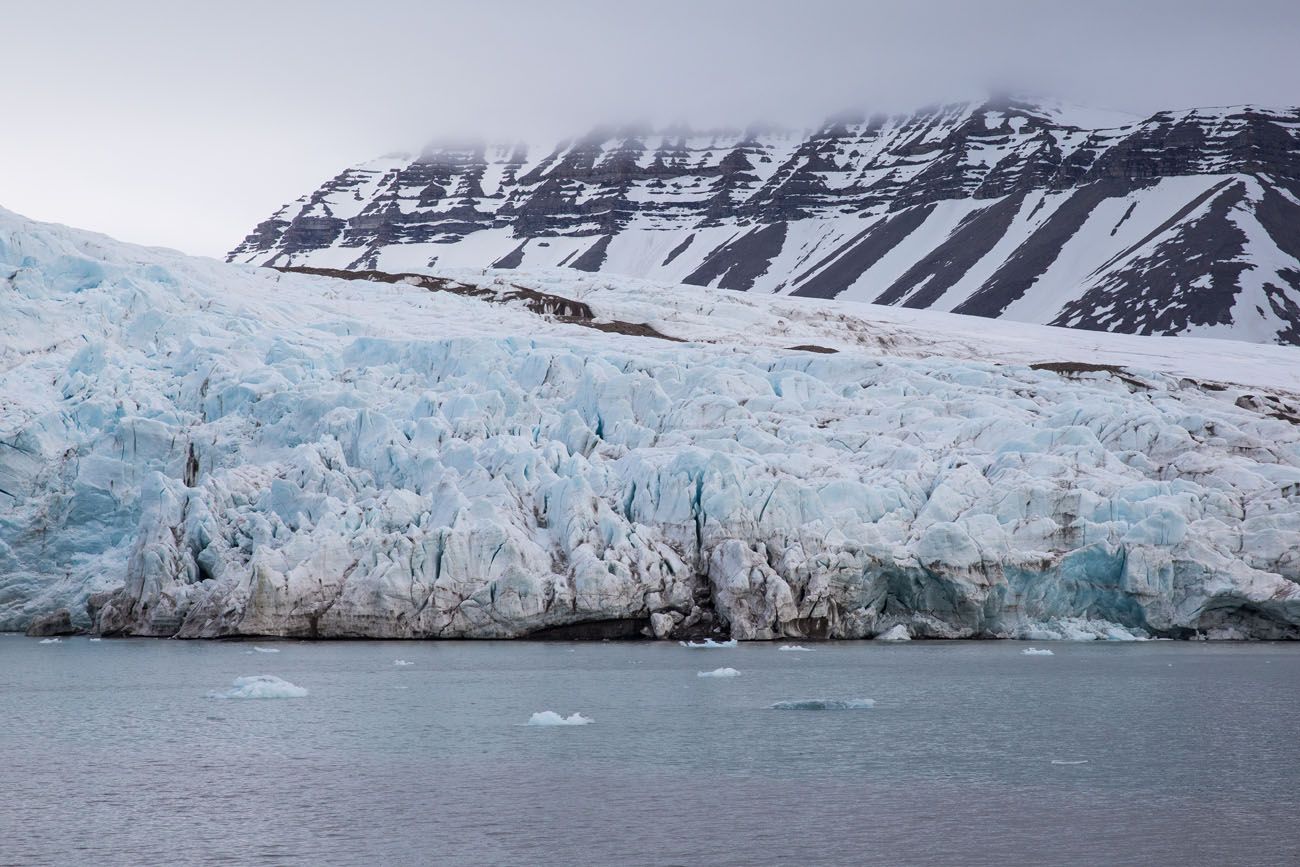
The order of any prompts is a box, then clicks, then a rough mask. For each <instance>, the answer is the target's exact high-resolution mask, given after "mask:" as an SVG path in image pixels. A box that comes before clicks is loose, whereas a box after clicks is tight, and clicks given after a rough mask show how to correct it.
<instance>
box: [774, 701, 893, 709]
mask: <svg viewBox="0 0 1300 867" xmlns="http://www.w3.org/2000/svg"><path fill="white" fill-rule="evenodd" d="M875 706H876V702H875V700H874V699H870V698H805V699H797V700H795V701H778V702H777V703H776V704H774V705H772V710H865V709H867V708H869V707H875Z"/></svg>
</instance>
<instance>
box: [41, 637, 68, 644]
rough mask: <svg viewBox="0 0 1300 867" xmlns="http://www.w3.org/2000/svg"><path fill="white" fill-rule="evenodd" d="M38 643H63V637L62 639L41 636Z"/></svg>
mask: <svg viewBox="0 0 1300 867" xmlns="http://www.w3.org/2000/svg"><path fill="white" fill-rule="evenodd" d="M39 643H40V644H62V643H63V639H62V638H42V639H41V640H40V642H39Z"/></svg>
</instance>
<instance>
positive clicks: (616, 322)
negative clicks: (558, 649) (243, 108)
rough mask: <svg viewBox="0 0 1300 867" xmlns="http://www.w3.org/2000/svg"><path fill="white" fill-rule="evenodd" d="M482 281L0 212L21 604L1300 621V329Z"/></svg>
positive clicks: (2, 431)
mask: <svg viewBox="0 0 1300 867" xmlns="http://www.w3.org/2000/svg"><path fill="white" fill-rule="evenodd" d="M451 277H454V280H452V279H448V280H447V281H446V282H445V285H446V286H447V287H451V288H452V289H455V290H456V291H441V290H440V289H438V288H437V287H436V286H435V287H433V288H430V287H429V286H426V285H413V284H414V283H418V282H419V281H418V280H413V281H408V282H397V283H380V282H370V281H365V280H345V279H333V278H329V277H324V276H313V275H305V274H290V273H280V272H276V271H274V270H271V269H259V268H253V267H249V266H237V265H227V264H223V263H219V262H214V261H209V260H201V259H191V258H187V257H184V256H182V255H180V254H177V253H173V252H170V251H165V250H157V249H147V248H140V247H133V246H129V245H125V244H119V243H117V242H114V241H111V240H110V239H107V238H104V237H101V236H97V235H92V234H89V233H82V232H77V231H74V230H70V229H66V228H63V227H58V226H50V225H44V224H38V223H33V222H29V221H26V220H24V219H22V218H20V217H17V216H15V215H13V214H9V213H7V212H0V280H3V283H2V284H0V628H3V629H24V628H27V627H29V626H30V625H31V624H32V623H33V622H34V621H37V620H39V619H41V618H48V617H53V616H58V615H61V613H62V612H67V616H68V617H69V619H70V622H71V623H72V624H73V626H74V627H77V628H82V629H89V630H92V631H97V632H100V633H104V634H129V635H142V636H180V637H215V636H234V635H250V636H252V635H256V636H297V637H311V636H317V637H411V638H417V637H447V638H451V637H475V638H506V637H516V636H526V635H571V636H579V635H593V636H600V637H616V636H623V635H627V636H631V635H642V634H644V635H653V636H656V637H660V638H668V637H671V638H675V639H680V640H700V639H703V638H705V637H707V636H713V637H715V638H718V639H721V638H725V637H728V636H730V637H734V638H739V639H742V640H747V639H773V638H791V639H805V638H822V637H841V638H859V637H863V638H865V637H873V636H877V635H881V634H888V635H890V636H891V637H892V636H900V637H901V636H902V635H910V636H912V637H914V638H932V637H954V638H956V637H975V636H987V637H992V636H1002V637H1017V636H1025V637H1030V636H1032V637H1034V638H1035V639H1036V640H1041V638H1043V637H1046V636H1047V635H1051V634H1059V635H1068V634H1071V632H1078V631H1080V628H1079V627H1078V626H1077V625H1071V624H1077V623H1096V624H1101V625H1100V626H1097V627H1096V628H1095V629H1094V630H1093V632H1094V633H1095V634H1096V636H1098V637H1110V636H1113V635H1126V636H1139V637H1141V636H1142V635H1147V636H1173V637H1185V636H1190V635H1193V634H1195V633H1197V632H1200V633H1205V634H1210V635H1214V636H1222V637H1257V638H1274V637H1296V636H1297V634H1300V584H1298V583H1297V581H1300V546H1298V545H1297V539H1300V427H1298V426H1297V422H1300V415H1297V408H1296V400H1295V396H1294V395H1295V394H1296V392H1297V391H1300V383H1298V382H1297V380H1298V379H1300V370H1297V364H1296V355H1295V350H1293V349H1290V348H1286V347H1279V346H1265V345H1259V346H1254V345H1250V344H1245V343H1231V342H1227V341H1216V340H1208V339H1200V340H1198V339H1191V338H1154V337H1149V338H1142V337H1134V336H1128V335H1108V334H1101V333H1087V332H1079V331H1067V330H1064V329H1057V328H1050V327H1046V326H1032V325H1024V324H1019V323H1010V322H1000V321H987V320H966V319H965V318H963V317H959V316H954V315H951V314H940V313H933V312H930V311H914V310H907V311H900V310H897V309H894V308H881V307H876V306H872V305H866V304H856V303H850V302H842V301H821V300H817V299H790V298H780V297H767V298H764V297H757V296H753V295H742V294H734V293H727V292H725V291H721V290H713V289H707V288H701V287H696V286H693V287H686V288H683V287H680V286H675V285H672V284H666V283H664V284H655V283H647V282H644V281H636V280H630V279H614V278H610V277H606V276H603V275H599V274H596V275H590V274H583V273H578V272H567V273H562V272H535V273H532V272H522V271H510V272H501V271H489V272H473V273H468V272H467V273H459V274H453V275H451ZM475 293H477V294H475ZM529 293H531V294H529ZM543 296H545V297H547V298H552V300H551V301H547V302H545V304H542V307H545V306H546V304H550V305H551V308H547V309H559V310H561V312H560V313H555V312H546V310H543V311H542V312H538V309H539V308H538V306H537V303H534V304H533V306H531V307H530V306H529V303H530V301H529V299H531V300H532V302H536V300H537V298H539V297H543ZM556 297H559V298H562V299H570V300H571V301H572V302H573V303H572V304H570V305H568V306H565V305H563V304H561V305H560V306H559V307H558V308H556V307H555V304H556V303H557V302H555V301H554V298H556ZM521 299H522V300H521ZM972 321H973V322H974V323H975V324H974V325H972V324H970V323H971V322H972ZM963 329H964V330H963ZM1054 624H1055V625H1054ZM1061 624H1066V625H1064V626H1063V625H1061ZM900 627H901V628H900ZM1083 631H1085V632H1086V631H1087V630H1086V629H1084V630H1083Z"/></svg>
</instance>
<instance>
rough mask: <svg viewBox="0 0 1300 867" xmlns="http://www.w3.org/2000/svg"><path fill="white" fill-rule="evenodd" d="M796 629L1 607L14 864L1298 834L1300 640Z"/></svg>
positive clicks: (1238, 855) (1158, 840) (0, 711)
mask: <svg viewBox="0 0 1300 867" xmlns="http://www.w3.org/2000/svg"><path fill="white" fill-rule="evenodd" d="M1039 644H1040V645H1041V644H1042V643H1041V642H1040V643H1039ZM808 646H809V647H810V648H815V650H816V651H817V652H815V653H782V652H779V649H778V648H779V645H776V644H757V643H742V644H741V645H740V646H738V647H734V648H719V649H712V650H709V651H708V652H707V656H708V658H707V659H705V658H704V657H703V656H701V651H700V650H698V649H691V648H686V647H681V646H679V645H678V644H677V643H676V642H662V643H651V642H646V643H558V642H557V643H538V642H405V643H402V642H338V643H324V642H322V643H299V642H274V643H268V642H267V641H265V640H261V641H259V642H257V644H256V645H254V644H253V643H251V642H233V641H232V642H212V641H204V642H184V641H151V640H105V641H102V642H94V643H92V642H91V641H89V640H88V639H86V638H66V639H64V640H63V641H62V642H59V643H57V644H41V643H39V642H38V640H36V639H31V638H25V637H22V636H16V635H5V636H0V863H3V864H37V863H69V864H72V863H94V864H141V863H183V864H358V863H382V864H444V865H458V864H464V865H479V864H485V865H486V864H537V865H543V864H545V865H549V864H556V865H560V864H611V865H613V864H618V865H628V864H631V865H636V864H646V865H668V864H684V865H704V864H735V865H747V864H758V863H768V864H771V863H788V864H800V865H812V864H868V863H869V864H930V863H936V862H944V863H962V864H1062V865H1071V864H1079V865H1084V864H1102V863H1105V864H1134V865H1137V864H1150V863H1171V864H1173V863H1215V864H1284V863H1296V862H1297V860H1298V859H1300V826H1297V823H1296V820H1295V816H1296V814H1297V808H1298V807H1300V794H1298V792H1300V786H1298V785H1297V772H1298V771H1300V715H1298V714H1297V710H1298V709H1300V701H1298V700H1297V698H1298V696H1300V646H1297V645H1292V644H1238V643H1222V644H1216V643H1183V642H1144V643H1137V644H1134V643H1108V642H1089V643H1060V642H1058V643H1052V645H1051V649H1052V650H1053V651H1054V653H1053V655H1052V656H1026V655H1024V654H1023V653H1022V652H1021V651H1022V650H1023V649H1024V645H1023V644H1021V643H1016V642H922V641H913V642H909V643H906V644H900V645H888V644H881V643H878V642H875V643H873V642H860V643H850V642H843V643H827V644H820V643H817V644H810V645H808ZM255 647H258V648H270V647H273V648H275V649H277V650H279V651H280V652H279V653H276V654H265V653H258V652H255V650H254V648H255ZM396 660H402V661H405V662H407V663H409V664H407V665H394V662H395V661H396ZM704 666H708V667H709V668H713V667H715V666H717V667H727V668H735V669H737V670H739V671H741V672H743V676H740V677H726V678H721V677H720V678H701V677H700V676H699V672H700V671H701V670H702V668H703V667H704ZM263 675H265V676H269V677H271V678H274V679H275V680H269V681H264V680H243V681H239V682H238V683H237V679H239V678H257V677H259V676H263ZM281 681H282V682H283V683H284V684H288V685H289V686H291V687H293V688H289V687H285V686H278V685H277V684H278V682H281ZM266 683H270V684H273V685H276V688H275V689H268V688H263V686H262V685H263V684H266ZM241 684H242V686H241ZM249 684H255V685H258V688H256V689H248V688H245V687H247V686H248V685H249ZM790 703H798V704H795V705H792V704H790ZM774 706H776V707H780V708H786V709H774ZM791 707H797V708H799V710H798V712H795V711H792V710H790V709H789V708H791ZM847 707H851V708H852V709H844V708H847ZM548 712H549V713H548ZM575 714H577V715H580V718H581V719H583V720H587V722H586V723H584V724H581V725H537V724H533V725H529V722H530V721H535V720H537V719H542V720H547V721H552V722H553V721H554V719H556V718H561V719H565V720H569V719H572V718H573V716H574V715H575ZM535 715H541V716H535Z"/></svg>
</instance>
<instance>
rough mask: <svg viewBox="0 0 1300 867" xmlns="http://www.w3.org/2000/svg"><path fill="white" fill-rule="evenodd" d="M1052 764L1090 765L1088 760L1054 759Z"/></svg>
mask: <svg viewBox="0 0 1300 867" xmlns="http://www.w3.org/2000/svg"><path fill="white" fill-rule="evenodd" d="M1052 764H1054V765H1086V764H1088V760H1087V759H1075V760H1074V761H1066V760H1065V759H1052Z"/></svg>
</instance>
